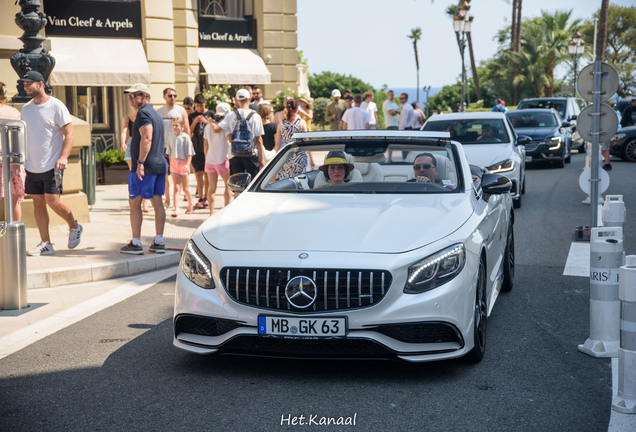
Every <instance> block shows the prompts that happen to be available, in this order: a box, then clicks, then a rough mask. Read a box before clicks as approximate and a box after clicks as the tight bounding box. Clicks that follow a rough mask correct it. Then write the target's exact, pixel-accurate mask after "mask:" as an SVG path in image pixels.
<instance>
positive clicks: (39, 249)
mask: <svg viewBox="0 0 636 432" xmlns="http://www.w3.org/2000/svg"><path fill="white" fill-rule="evenodd" d="M27 255H29V256H40V255H55V251H54V250H53V245H52V244H49V243H46V242H44V241H41V242H40V244H39V245H37V246H36V247H35V249H32V250H30V251H28V252H27Z"/></svg>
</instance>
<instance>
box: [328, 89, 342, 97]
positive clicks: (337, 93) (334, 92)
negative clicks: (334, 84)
mask: <svg viewBox="0 0 636 432" xmlns="http://www.w3.org/2000/svg"><path fill="white" fill-rule="evenodd" d="M340 96H342V95H341V94H340V90H338V89H334V91H332V92H331V97H340Z"/></svg>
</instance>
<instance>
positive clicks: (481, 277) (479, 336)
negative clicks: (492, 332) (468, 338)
mask: <svg viewBox="0 0 636 432" xmlns="http://www.w3.org/2000/svg"><path fill="white" fill-rule="evenodd" d="M473 320H474V321H473V341H474V344H475V346H474V347H473V349H472V350H470V352H469V353H468V354H466V360H468V361H470V362H473V363H477V362H480V361H481V359H483V358H484V354H485V353H486V333H487V329H488V299H487V298H486V266H485V265H484V260H483V259H480V260H479V271H478V272H477V288H476V290H475V309H474V317H473Z"/></svg>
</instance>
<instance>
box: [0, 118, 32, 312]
mask: <svg viewBox="0 0 636 432" xmlns="http://www.w3.org/2000/svg"><path fill="white" fill-rule="evenodd" d="M3 122H15V120H2V119H0V131H1V133H0V138H2V166H3V175H2V181H3V185H4V209H5V217H6V219H7V222H6V223H3V229H2V232H0V310H9V309H23V308H25V307H27V306H28V304H27V271H26V230H25V227H24V223H22V222H14V221H13V199H12V193H11V162H12V159H13V158H14V157H15V156H16V154H15V153H13V149H12V147H13V146H11V145H10V143H11V141H10V140H11V134H10V132H9V129H11V130H17V131H18V132H19V133H21V134H25V133H26V130H25V128H24V126H22V127H16V126H9V125H7V124H6V123H3ZM25 141H26V140H25Z"/></svg>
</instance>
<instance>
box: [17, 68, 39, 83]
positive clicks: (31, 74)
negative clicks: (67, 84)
mask: <svg viewBox="0 0 636 432" xmlns="http://www.w3.org/2000/svg"><path fill="white" fill-rule="evenodd" d="M40 81H42V82H44V77H43V76H42V74H41V73H40V72H38V71H33V70H32V71H28V72H27V73H25V74H24V76H23V77H22V78H21V79H20V82H40Z"/></svg>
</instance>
